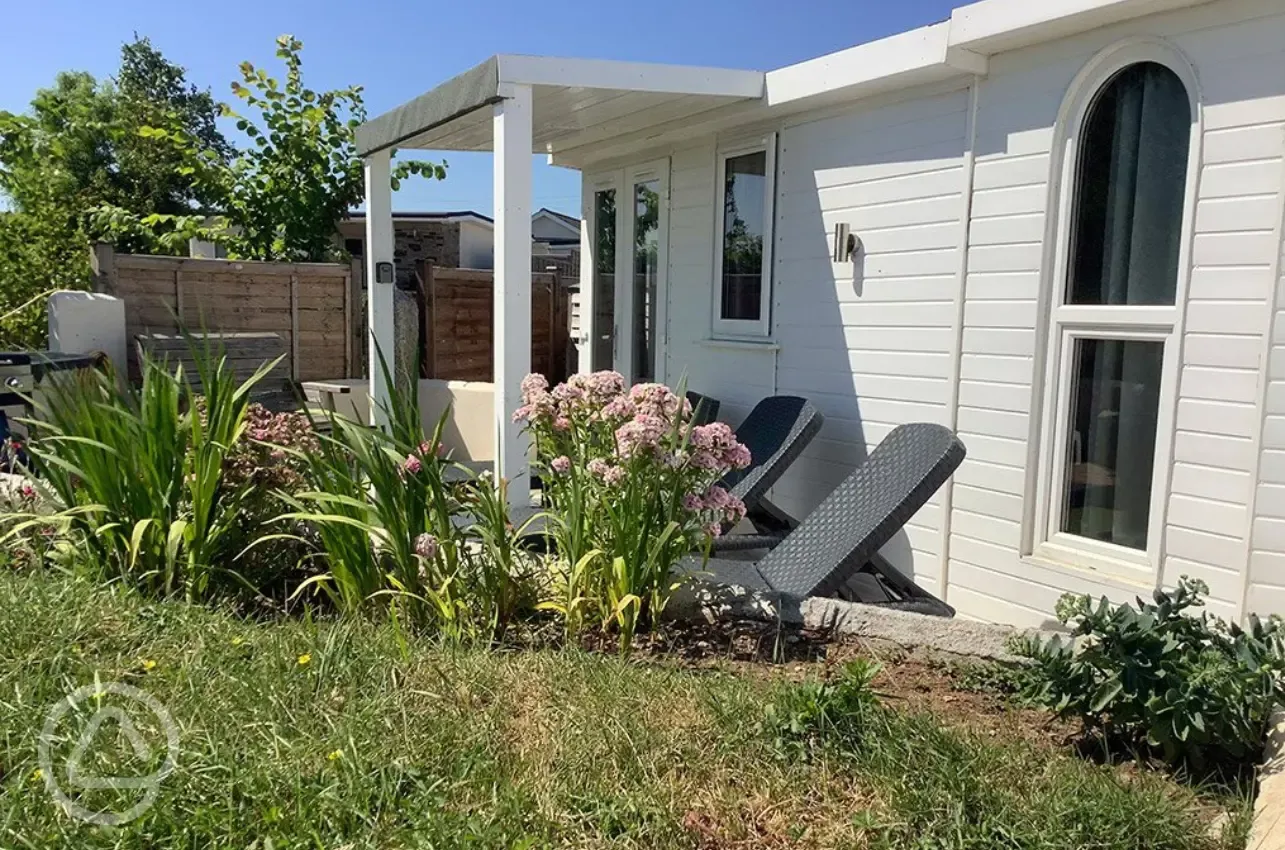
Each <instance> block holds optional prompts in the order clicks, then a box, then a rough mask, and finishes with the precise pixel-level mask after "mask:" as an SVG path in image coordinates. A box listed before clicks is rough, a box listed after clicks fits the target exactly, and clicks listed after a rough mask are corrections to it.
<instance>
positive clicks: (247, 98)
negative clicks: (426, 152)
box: [95, 35, 446, 262]
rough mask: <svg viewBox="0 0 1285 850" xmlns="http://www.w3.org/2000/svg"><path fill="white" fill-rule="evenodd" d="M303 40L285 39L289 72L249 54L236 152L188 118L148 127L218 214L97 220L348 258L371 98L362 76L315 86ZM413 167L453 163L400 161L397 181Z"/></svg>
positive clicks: (247, 250)
mask: <svg viewBox="0 0 1285 850" xmlns="http://www.w3.org/2000/svg"><path fill="white" fill-rule="evenodd" d="M302 49H303V43H302V42H301V41H299V40H298V39H297V38H295V37H293V36H290V35H283V36H281V37H280V38H278V39H277V57H278V58H279V59H281V60H282V61H283V62H284V63H285V77H284V82H282V81H281V80H278V79H277V78H275V77H272V76H269V75H268V73H267V72H266V71H264V70H263V69H261V68H256V67H255V66H254V65H252V64H251V63H249V62H243V63H241V67H240V70H241V80H240V81H238V82H233V83H232V86H231V88H232V93H233V94H234V95H236V97H237V98H239V99H240V101H241V102H242V105H241V106H240V107H239V108H233V107H232V106H230V105H227V104H223V105H222V106H221V109H222V113H223V115H224V116H226V117H228V118H232V119H234V120H235V121H236V128H237V129H238V130H239V131H240V132H241V133H243V134H244V135H245V136H246V137H247V139H248V140H249V144H248V145H246V146H245V147H244V148H243V149H240V150H237V151H236V152H235V153H234V154H233V155H232V156H231V158H229V159H225V158H224V157H222V156H220V154H219V151H217V150H215V149H212V148H211V147H210V146H209V145H208V144H207V143H206V142H205V141H204V140H202V139H201V138H200V137H198V136H196V135H195V134H193V133H192V132H191V131H190V129H189V128H188V127H186V126H184V125H183V124H182V123H178V122H171V123H170V124H168V125H157V126H153V127H149V128H145V129H144V130H143V131H142V132H143V135H144V136H145V137H147V138H149V139H156V140H162V141H165V142H167V143H168V144H170V145H171V148H172V150H173V151H175V152H176V154H177V155H178V156H179V158H180V160H181V165H180V166H179V168H178V171H179V173H181V174H183V175H188V176H191V177H192V179H193V180H195V182H196V185H197V186H199V187H200V188H201V190H202V191H203V192H204V193H205V194H206V196H207V197H208V198H209V199H210V204H211V207H212V208H213V209H214V210H217V211H218V214H217V215H215V216H205V215H194V214H190V213H189V214H165V213H162V212H153V213H151V214H147V215H140V214H138V213H137V212H135V211H133V210H129V209H124V208H121V207H117V206H112V205H108V204H105V205H103V206H102V207H100V208H99V209H98V210H97V212H96V215H95V222H96V223H97V224H98V225H99V226H100V227H101V228H102V229H103V230H104V231H106V232H109V233H112V234H114V235H115V236H116V237H117V238H127V239H143V240H151V241H153V242H155V243H156V244H158V245H159V246H161V247H163V248H169V249H173V248H176V247H177V246H179V245H183V244H186V243H187V241H188V240H189V239H190V238H192V237H197V238H200V239H204V240H207V241H211V242H214V243H216V244H220V245H223V246H224V247H225V248H226V249H227V252H228V256H230V257H233V258H237V259H254V260H285V261H293V262H304V261H313V262H317V261H326V260H334V259H338V258H339V257H340V255H341V253H342V248H341V246H340V244H339V243H338V241H337V240H336V238H335V237H336V225H337V224H338V223H339V222H340V221H342V220H343V219H345V218H347V217H348V215H349V211H350V210H351V209H352V208H353V207H355V206H356V205H358V204H360V203H361V202H362V199H363V198H364V195H365V191H364V190H365V175H364V170H363V167H362V162H361V159H360V158H359V157H358V156H357V148H356V139H355V131H356V129H357V127H358V126H359V125H360V124H361V123H362V122H363V121H365V120H366V108H365V105H364V103H363V100H362V89H361V87H360V86H350V87H348V88H345V89H337V90H334V91H326V92H318V91H314V90H313V89H310V88H308V87H307V86H305V85H304V83H303V73H302V59H301V58H300V52H301V51H302ZM412 174H417V175H422V176H425V177H429V178H435V179H437V180H442V179H444V178H445V176H446V164H445V163H444V162H443V163H435V162H429V161H426V160H411V161H406V162H402V163H398V165H397V166H396V167H395V169H394V171H393V188H394V189H395V188H397V187H398V186H399V185H400V181H401V180H403V179H405V178H406V177H408V176H410V175H412Z"/></svg>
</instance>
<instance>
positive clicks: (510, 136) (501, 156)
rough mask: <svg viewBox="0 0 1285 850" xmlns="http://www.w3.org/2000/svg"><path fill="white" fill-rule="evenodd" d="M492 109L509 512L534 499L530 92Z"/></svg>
mask: <svg viewBox="0 0 1285 850" xmlns="http://www.w3.org/2000/svg"><path fill="white" fill-rule="evenodd" d="M505 89H506V90H504V91H501V94H502V95H503V97H504V99H503V100H501V101H499V102H498V103H496V104H495V106H494V110H495V111H494V118H493V119H492V120H493V124H492V127H493V132H494V134H495V138H494V147H495V158H494V169H495V176H494V180H495V187H494V188H495V311H494V313H495V349H494V350H495V354H494V361H495V376H494V380H495V435H496V446H495V474H496V477H497V478H507V479H508V480H509V491H508V492H509V504H510V505H511V506H513V507H526V506H527V505H529V504H530V499H531V480H530V474H529V463H530V461H529V456H528V452H529V443H530V441H529V440H528V439H527V438H526V435H525V434H523V433H522V429H521V427H520V426H519V425H518V424H517V423H515V422H513V420H512V414H513V411H515V410H516V409H517V408H518V407H519V406H520V405H521V392H522V391H521V385H522V379H523V378H524V377H526V375H527V373H528V372H530V371H531V156H532V154H531V87H530V86H529V85H513V86H506V87H505Z"/></svg>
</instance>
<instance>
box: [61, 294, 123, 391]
mask: <svg viewBox="0 0 1285 850" xmlns="http://www.w3.org/2000/svg"><path fill="white" fill-rule="evenodd" d="M128 346H129V343H128V340H127V338H126V335H125V302H124V301H122V300H121V299H119V298H114V297H112V296H110V295H103V294H101V293H98V292H72V291H61V292H55V293H54V294H53V295H50V296H49V350H50V351H60V352H66V353H70V354H92V353H94V352H98V351H101V352H103V353H104V354H106V355H107V357H108V359H110V360H111V362H112V365H113V366H115V367H116V370H117V372H118V373H120V374H124V372H125V364H126V358H127V356H128V353H129V347H128Z"/></svg>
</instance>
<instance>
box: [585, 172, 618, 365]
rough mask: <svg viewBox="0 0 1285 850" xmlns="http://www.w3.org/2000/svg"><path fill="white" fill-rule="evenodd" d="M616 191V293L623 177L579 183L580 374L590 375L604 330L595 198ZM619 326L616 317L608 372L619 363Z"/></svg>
mask: <svg viewBox="0 0 1285 850" xmlns="http://www.w3.org/2000/svg"><path fill="white" fill-rule="evenodd" d="M605 191H615V193H616V222H615V224H616V271H617V280H616V289H617V291H618V290H619V286H620V281H619V278H618V275H619V269H620V203H621V198H622V196H623V195H624V174H623V172H619V171H612V172H605V173H600V174H591V175H586V176H585V178H584V179H583V180H582V181H581V200H580V205H581V216H580V217H581V220H582V221H583V226H582V227H581V229H580V257H581V261H580V313H581V316H580V324H581V328H580V340H579V342H580V358H579V359H580V367H579V370H580V371H581V372H583V373H586V374H587V373H589V372H592V371H593V367H594V365H595V364H594V363H593V351H594V346H595V344H596V341H597V338H598V335H599V334H600V333H601V332H602V330H603V329H601V328H599V327H598V312H597V305H596V304H595V303H594V301H595V298H596V295H597V285H596V281H595V279H594V278H595V277H596V274H597V268H598V256H597V250H598V246H597V244H596V242H595V241H594V240H595V238H596V237H597V235H598V219H597V215H598V208H597V206H596V204H595V203H594V201H595V196H596V195H597V194H598V193H599V192H605ZM619 331H620V328H619V323H618V320H617V319H616V313H615V312H613V315H612V328H611V333H612V343H611V344H612V356H611V360H612V362H611V364H610V366H608V367H607V368H613V369H614V368H615V364H616V362H617V360H618V350H619V349H618V346H619V344H620V343H619V336H620V334H619Z"/></svg>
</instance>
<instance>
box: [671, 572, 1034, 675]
mask: <svg viewBox="0 0 1285 850" xmlns="http://www.w3.org/2000/svg"><path fill="white" fill-rule="evenodd" d="M665 613H666V616H668V617H672V618H675V619H703V620H706V621H707V622H715V621H716V620H723V619H741V620H760V621H764V622H773V623H776V622H779V623H783V624H786V625H791V626H802V627H803V628H809V629H819V630H827V631H830V632H833V633H834V634H837V635H848V636H853V637H861V638H868V639H871V640H878V641H883V642H887V643H891V644H895V645H897V646H901V647H905V648H907V649H919V648H923V649H928V650H932V651H934V652H940V653H946V654H950V655H960V656H968V657H972V658H982V659H988V660H993V661H1004V662H1014V661H1017V660H1018V658H1017V656H1015V655H1013V654H1012V653H1011V652H1009V651H1008V649H1007V643H1008V640H1009V639H1010V638H1011V637H1012V636H1013V635H1014V634H1016V633H1017V630H1016V629H1014V628H1012V627H1010V626H1000V625H995V624H992V623H981V622H977V621H973V620H962V619H958V618H955V619H948V618H945V617H929V616H927V615H924V614H914V613H910V612H906V611H897V610H894V609H890V608H884V607H882V606H879V605H864V604H861V603H859V602H846V601H844V600H842V599H822V598H819V597H811V598H807V599H800V598H798V597H793V596H789V595H787V594H782V593H776V592H773V591H767V592H764V591H755V590H751V589H747V588H744V587H728V586H721V585H710V584H703V583H697V584H692V585H687V586H684V587H682V588H680V589H679V590H678V591H676V592H675V594H674V596H673V598H672V599H671V600H670V603H669V607H668V608H667V609H666V611H665Z"/></svg>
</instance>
